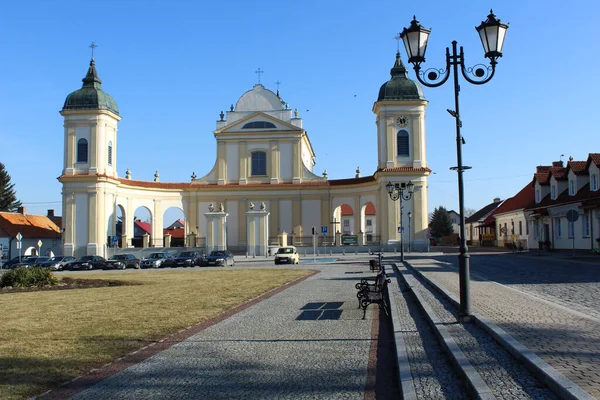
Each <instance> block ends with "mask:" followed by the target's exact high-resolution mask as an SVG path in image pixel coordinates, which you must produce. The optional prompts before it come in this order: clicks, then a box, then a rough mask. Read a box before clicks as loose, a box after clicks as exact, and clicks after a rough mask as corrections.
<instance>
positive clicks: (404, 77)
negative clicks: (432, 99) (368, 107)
mask: <svg viewBox="0 0 600 400" xmlns="http://www.w3.org/2000/svg"><path fill="white" fill-rule="evenodd" d="M390 74H391V75H392V78H391V79H390V80H389V81H387V82H386V83H384V84H383V85H382V86H381V89H379V97H377V101H382V100H425V97H424V96H423V89H421V85H419V84H418V83H417V82H415V81H411V80H410V79H408V73H407V71H406V68H405V67H404V64H402V60H401V59H400V52H398V53H396V62H395V63H394V67H393V68H392V69H391V71H390Z"/></svg>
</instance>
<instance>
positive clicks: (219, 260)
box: [200, 250, 235, 267]
mask: <svg viewBox="0 0 600 400" xmlns="http://www.w3.org/2000/svg"><path fill="white" fill-rule="evenodd" d="M200 265H202V266H209V267H210V266H212V265H215V266H221V267H224V266H226V265H231V266H232V267H233V266H234V265H235V261H234V259H233V253H232V252H230V251H229V250H215V251H211V252H210V254H209V255H208V256H205V257H203V258H202V263H201V264H200Z"/></svg>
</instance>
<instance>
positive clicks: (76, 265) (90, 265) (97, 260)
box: [63, 256, 106, 271]
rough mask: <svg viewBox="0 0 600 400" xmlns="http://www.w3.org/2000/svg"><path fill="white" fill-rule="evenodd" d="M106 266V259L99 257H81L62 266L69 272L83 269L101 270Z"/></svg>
mask: <svg viewBox="0 0 600 400" xmlns="http://www.w3.org/2000/svg"><path fill="white" fill-rule="evenodd" d="M105 266H106V259H105V258H104V257H100V256H83V257H79V258H78V259H77V260H75V261H71V262H70V263H68V264H67V265H65V266H63V269H68V270H70V271H75V270H81V269H83V270H85V269H102V268H104V267H105Z"/></svg>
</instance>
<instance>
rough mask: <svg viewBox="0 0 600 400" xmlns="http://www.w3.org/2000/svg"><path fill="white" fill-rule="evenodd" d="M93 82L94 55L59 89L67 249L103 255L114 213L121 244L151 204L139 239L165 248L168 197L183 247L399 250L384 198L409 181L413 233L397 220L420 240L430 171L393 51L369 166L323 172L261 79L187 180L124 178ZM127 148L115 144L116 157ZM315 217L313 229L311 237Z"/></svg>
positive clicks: (416, 90)
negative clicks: (66, 89) (75, 84)
mask: <svg viewBox="0 0 600 400" xmlns="http://www.w3.org/2000/svg"><path fill="white" fill-rule="evenodd" d="M101 84H102V82H101V80H100V78H99V77H98V74H97V72H96V66H95V61H94V59H93V58H92V60H91V62H90V66H89V69H88V72H87V74H86V76H85V78H83V86H82V87H81V89H78V90H76V91H74V92H72V93H71V94H69V95H68V96H67V98H66V100H65V103H64V106H63V108H62V110H61V111H60V113H61V115H62V116H63V117H64V167H63V170H62V174H61V176H60V177H59V178H58V179H59V181H60V182H61V183H62V185H63V188H62V201H63V227H64V236H63V238H64V254H65V255H74V256H82V255H104V256H106V255H107V248H108V247H110V246H111V245H112V244H113V240H114V238H115V237H116V236H117V219H118V218H117V217H120V219H122V223H120V225H119V230H120V232H119V237H118V245H119V246H120V247H130V246H132V239H133V237H132V235H133V231H134V212H135V210H136V209H137V208H139V207H144V208H146V209H147V210H148V212H149V214H150V221H151V226H152V228H151V234H150V235H147V237H145V238H144V241H143V243H142V246H143V247H161V248H162V247H169V238H168V236H167V237H164V235H163V217H164V213H165V211H166V210H167V209H169V208H171V207H176V208H178V209H180V210H181V211H182V212H183V215H184V218H183V220H184V221H185V227H184V229H185V237H186V245H187V246H188V247H201V248H204V249H205V251H210V250H213V249H229V250H232V251H234V252H239V253H243V252H248V251H249V252H250V253H254V254H257V255H259V254H265V253H266V251H267V248H268V246H269V245H275V244H281V243H290V244H294V245H296V246H309V247H310V248H311V249H312V246H313V240H317V241H318V243H317V245H321V244H323V242H325V244H327V245H328V246H330V245H334V246H342V245H346V244H348V243H351V244H354V245H359V246H361V245H365V246H381V248H383V249H392V248H395V249H399V246H400V238H401V235H400V233H399V225H400V221H401V217H400V204H399V202H398V201H393V200H392V199H390V196H389V195H388V192H387V189H386V184H388V182H391V183H392V184H395V183H399V184H400V185H402V184H407V183H408V182H412V183H413V184H414V193H413V195H412V198H411V199H410V200H408V201H403V205H404V207H403V210H402V212H403V213H404V215H403V221H404V222H405V223H406V221H408V218H407V215H408V213H409V212H410V213H411V215H412V224H411V226H410V231H411V232H410V234H407V233H408V232H407V227H405V228H404V235H403V238H404V240H405V242H406V240H407V239H408V238H409V237H410V240H411V244H410V247H411V248H412V249H419V248H424V247H425V246H426V242H425V236H426V233H427V225H428V216H427V209H428V208H427V177H428V176H429V174H430V173H431V170H430V169H429V168H428V167H427V161H426V151H425V150H426V145H425V108H426V106H427V100H425V98H424V96H423V92H422V90H421V87H420V86H419V84H418V83H417V82H414V81H412V80H410V79H408V75H407V70H406V68H405V67H404V65H403V64H402V61H401V59H400V55H399V54H397V55H396V60H395V63H394V65H393V68H392V69H391V78H390V79H389V80H388V81H386V82H385V83H384V84H383V85H382V86H381V88H380V90H379V93H378V96H377V100H376V101H375V103H374V105H373V110H372V111H373V113H374V114H375V118H376V126H377V128H376V129H377V132H376V135H373V136H372V137H373V140H377V153H378V160H377V170H376V171H375V172H374V174H373V175H371V176H362V177H361V176H360V174H357V176H356V177H352V178H348V179H335V180H334V179H331V180H330V179H328V177H327V175H326V174H323V176H319V175H317V174H315V173H314V172H313V166H314V165H315V161H314V160H315V149H313V147H312V145H311V142H310V139H309V137H308V134H307V132H306V131H305V130H304V129H303V127H302V119H301V118H299V117H298V113H297V112H295V111H292V110H291V109H288V107H287V105H286V103H285V102H284V101H283V100H282V99H281V98H280V97H279V93H274V92H272V91H270V90H268V89H266V88H265V87H264V86H263V85H261V84H257V85H255V86H254V87H253V88H252V89H251V90H249V91H247V92H246V93H244V94H243V95H242V96H241V97H240V98H239V100H238V101H237V103H236V105H235V107H233V106H232V107H231V109H230V110H229V111H227V112H226V113H221V118H220V120H219V121H217V125H216V129H215V130H214V137H215V138H216V141H217V154H216V160H215V164H214V167H213V169H212V170H211V171H208V173H206V175H204V176H202V177H196V176H192V179H191V180H190V181H189V182H161V181H160V179H159V177H158V175H156V177H155V179H154V181H142V180H134V179H132V178H131V174H130V173H129V170H128V171H127V172H126V174H125V176H124V177H121V176H119V173H118V166H119V164H118V162H119V160H118V158H117V154H118V150H119V146H118V124H119V121H120V120H121V115H120V113H119V109H118V106H117V103H116V101H115V100H114V99H113V98H112V97H111V96H110V95H109V94H107V93H106V92H104V91H103V89H102V86H101ZM355 140H365V139H364V137H363V136H361V137H358V136H357V137H356V139H355ZM127 151H128V150H127V149H121V150H120V155H121V157H123V156H126V154H127ZM159 167H160V166H159V165H157V168H156V169H160V168H159ZM342 208H344V209H345V212H344V216H342ZM367 208H369V210H371V211H370V212H369V213H368V214H369V215H368V216H367V215H366V212H365V211H366V210H367ZM348 209H351V211H350V212H349V211H348ZM373 210H374V211H373ZM343 219H344V226H346V225H347V226H351V227H352V229H351V232H350V234H352V235H349V236H354V238H350V239H352V240H349V241H346V240H342V239H344V238H342V236H348V232H344V231H343V227H342V226H341V225H342V220H343ZM347 219H350V221H349V222H345V220H347ZM167 222H169V221H167ZM367 225H368V226H367ZM313 227H316V231H317V232H316V233H317V235H318V236H317V235H315V236H313V235H312V233H313ZM323 227H326V228H325V229H324V228H323ZM324 230H327V232H328V233H327V235H326V236H324V235H323V234H322V231H324ZM404 245H405V246H406V247H408V243H405V244H404Z"/></svg>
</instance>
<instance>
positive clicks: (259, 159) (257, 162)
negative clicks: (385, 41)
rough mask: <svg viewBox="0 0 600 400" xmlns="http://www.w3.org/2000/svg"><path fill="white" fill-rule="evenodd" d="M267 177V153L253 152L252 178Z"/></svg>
mask: <svg viewBox="0 0 600 400" xmlns="http://www.w3.org/2000/svg"><path fill="white" fill-rule="evenodd" d="M255 175H267V153H265V152H264V151H255V152H254V153H252V176H255Z"/></svg>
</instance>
